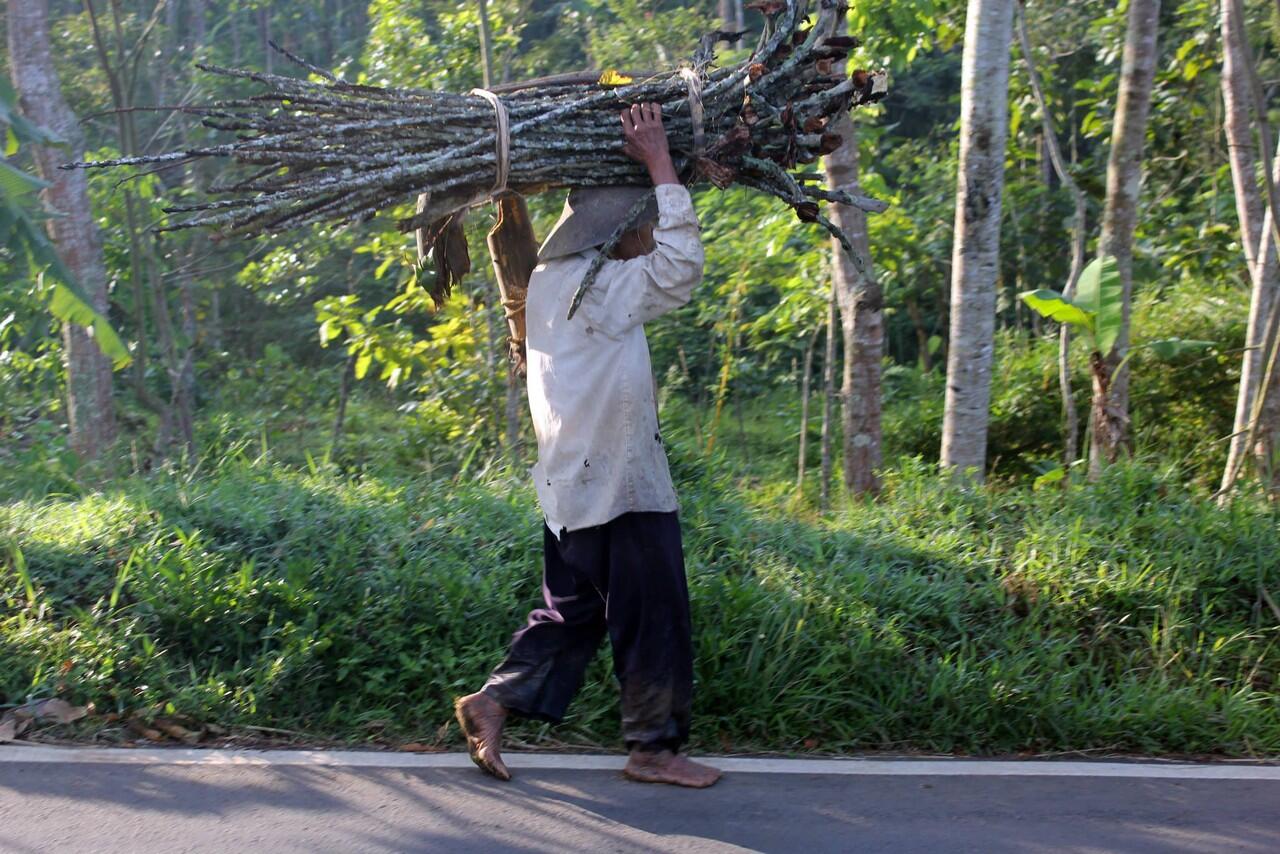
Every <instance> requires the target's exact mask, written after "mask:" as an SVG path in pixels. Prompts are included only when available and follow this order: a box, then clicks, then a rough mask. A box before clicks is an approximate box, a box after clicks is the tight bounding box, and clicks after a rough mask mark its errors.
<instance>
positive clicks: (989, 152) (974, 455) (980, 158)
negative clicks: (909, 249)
mask: <svg viewBox="0 0 1280 854" xmlns="http://www.w3.org/2000/svg"><path fill="white" fill-rule="evenodd" d="M1012 35H1013V0H969V10H968V16H967V18H966V23H965V43H964V60H963V66H962V69H961V90H960V169H959V181H958V190H957V193H956V218H955V246H954V248H953V249H952V268H951V335H950V342H949V346H948V352H947V392H946V410H945V414H944V417H943V422H942V465H943V466H944V467H946V468H949V469H952V470H954V471H955V472H956V473H957V474H959V475H960V476H972V477H973V478H974V479H976V480H978V481H981V480H982V479H983V477H984V475H985V471H984V469H985V465H986V453H987V424H988V419H989V415H990V413H989V407H990V401H991V361H992V352H993V350H994V348H995V340H994V334H995V306H996V281H997V279H998V278H999V266H1000V196H1001V192H1002V190H1003V187H1004V150H1005V140H1006V136H1007V131H1008V127H1007V126H1008V113H1009V42H1010V39H1011V37H1012Z"/></svg>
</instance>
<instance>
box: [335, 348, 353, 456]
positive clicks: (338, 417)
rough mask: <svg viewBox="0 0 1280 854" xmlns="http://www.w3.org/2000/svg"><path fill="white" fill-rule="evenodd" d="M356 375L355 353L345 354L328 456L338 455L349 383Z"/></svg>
mask: <svg viewBox="0 0 1280 854" xmlns="http://www.w3.org/2000/svg"><path fill="white" fill-rule="evenodd" d="M355 377H356V357H355V354H354V353H353V354H350V355H348V356H347V358H346V361H344V362H343V363H342V377H341V379H340V380H339V381H338V407H337V411H336V412H335V413H334V414H333V431H332V434H331V435H330V437H329V458H330V459H333V458H335V457H337V455H338V445H339V443H341V442H342V429H343V427H344V426H345V424H346V420H347V401H349V400H350V399H351V384H352V382H353V381H354V380H355Z"/></svg>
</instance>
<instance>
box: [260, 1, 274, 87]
mask: <svg viewBox="0 0 1280 854" xmlns="http://www.w3.org/2000/svg"><path fill="white" fill-rule="evenodd" d="M258 40H259V41H260V42H261V44H262V62H263V65H264V66H265V67H266V72H267V73H268V74H270V73H272V68H271V62H272V60H273V59H275V51H274V50H272V49H271V45H270V44H269V42H270V41H271V5H270V4H269V3H263V4H262V5H260V6H258Z"/></svg>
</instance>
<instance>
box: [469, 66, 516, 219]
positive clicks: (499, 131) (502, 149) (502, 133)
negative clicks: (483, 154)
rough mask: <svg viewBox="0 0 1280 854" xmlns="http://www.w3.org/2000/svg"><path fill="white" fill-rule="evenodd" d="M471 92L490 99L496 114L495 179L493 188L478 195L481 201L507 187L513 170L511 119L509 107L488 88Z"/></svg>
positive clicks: (494, 135) (487, 99)
mask: <svg viewBox="0 0 1280 854" xmlns="http://www.w3.org/2000/svg"><path fill="white" fill-rule="evenodd" d="M469 94H471V95H479V96H480V97H481V98H484V99H485V100H486V101H488V102H489V106H491V107H493V116H494V134H493V154H494V158H495V160H496V164H495V167H496V170H495V171H496V174H495V175H494V179H493V188H492V189H490V190H489V193H488V194H487V195H484V194H482V195H480V196H479V197H477V199H476V201H477V202H480V201H484V200H485V199H491V198H493V197H494V196H496V195H498V194H499V193H501V192H503V191H505V190H506V189H507V176H508V174H510V171H511V130H510V120H509V118H508V117H507V107H506V105H505V104H503V103H502V99H501V98H499V97H498V96H497V95H495V94H493V93H492V92H490V91H489V90H488V89H472V90H471V92H470V93H469Z"/></svg>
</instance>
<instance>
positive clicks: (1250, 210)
mask: <svg viewBox="0 0 1280 854" xmlns="http://www.w3.org/2000/svg"><path fill="white" fill-rule="evenodd" d="M1242 12H1243V10H1242V9H1241V7H1240V6H1239V5H1238V4H1237V3H1235V2H1233V0H1223V2H1222V4H1221V15H1220V19H1219V20H1220V24H1221V29H1222V76H1221V82H1222V104H1223V129H1224V131H1225V132H1226V136H1227V155H1228V159H1229V161H1230V163H1231V181H1232V185H1233V187H1234V189H1235V196H1236V216H1237V218H1238V220H1239V222H1240V242H1241V243H1242V244H1243V245H1244V256H1245V265H1246V268H1247V270H1248V274H1249V281H1250V285H1251V293H1250V299H1249V326H1248V331H1247V333H1246V336H1245V347H1246V349H1245V352H1244V355H1243V357H1242V359H1241V366H1240V390H1239V393H1238V394H1237V396H1236V412H1235V419H1234V422H1233V425H1232V429H1231V433H1232V437H1231V444H1230V446H1229V449H1228V452H1227V464H1226V468H1225V469H1224V471H1223V480H1222V487H1223V489H1224V490H1228V489H1230V488H1231V481H1232V480H1233V479H1234V476H1235V474H1234V473H1235V472H1237V471H1238V470H1239V469H1240V467H1241V465H1242V463H1243V457H1244V456H1245V455H1246V454H1248V453H1249V452H1250V449H1249V448H1248V447H1246V445H1247V442H1248V435H1247V434H1248V432H1249V423H1250V421H1251V420H1252V418H1253V414H1254V408H1255V401H1256V399H1257V396H1258V392H1259V390H1260V389H1261V387H1262V376H1263V374H1264V373H1265V360H1266V357H1267V352H1266V345H1267V336H1266V325H1267V317H1268V314H1269V312H1270V311H1271V310H1272V306H1273V305H1275V304H1276V298H1277V294H1278V293H1280V275H1278V273H1277V264H1276V260H1277V259H1276V251H1275V243H1274V241H1273V239H1272V229H1271V222H1270V219H1271V213H1270V211H1267V212H1266V213H1265V214H1264V212H1263V211H1264V208H1265V206H1264V204H1263V198H1262V194H1261V192H1260V191H1259V188H1258V180H1257V178H1258V172H1257V168H1258V162H1257V161H1258V149H1257V146H1256V145H1255V143H1254V137H1253V130H1254V126H1253V120H1252V118H1251V116H1250V112H1251V104H1252V100H1253V95H1252V92H1251V86H1252V84H1251V82H1250V76H1251V74H1252V71H1251V59H1252V56H1251V52H1250V51H1249V50H1248V46H1247V42H1246V41H1245V39H1246V38H1247V34H1246V32H1245V22H1244V20H1243V18H1242ZM1276 159H1277V160H1280V152H1277V158H1276ZM1273 180H1280V176H1275V177H1274V178H1273ZM1274 399H1275V393H1274V391H1273V392H1272V393H1271V394H1269V395H1268V400H1267V401H1266V404H1265V405H1264V407H1263V413H1264V414H1263V417H1264V419H1265V418H1267V416H1271V420H1270V421H1269V422H1267V423H1270V424H1275V421H1274V409H1275V406H1274V405H1273V404H1272V401H1273V400H1274ZM1268 410H1271V411H1270V412H1269V411H1268ZM1274 432H1275V431H1274V429H1271V430H1263V431H1257V430H1255V434H1256V435H1258V436H1259V437H1260V438H1262V439H1263V440H1264V441H1260V442H1256V443H1255V446H1254V448H1253V449H1252V450H1253V452H1254V454H1255V456H1256V458H1257V462H1258V470H1259V473H1260V474H1262V475H1263V476H1264V477H1266V478H1267V480H1269V481H1270V480H1271V479H1272V478H1270V477H1269V476H1268V475H1270V474H1271V471H1270V470H1271V469H1272V468H1273V465H1272V460H1271V448H1270V445H1271V442H1270V441H1267V439H1268V438H1269V437H1270V436H1271V434H1273V433H1274ZM1271 485H1272V484H1271V483H1269V484H1268V486H1271Z"/></svg>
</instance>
